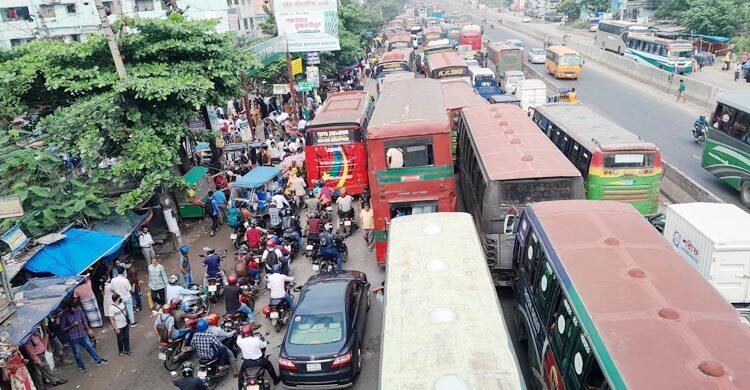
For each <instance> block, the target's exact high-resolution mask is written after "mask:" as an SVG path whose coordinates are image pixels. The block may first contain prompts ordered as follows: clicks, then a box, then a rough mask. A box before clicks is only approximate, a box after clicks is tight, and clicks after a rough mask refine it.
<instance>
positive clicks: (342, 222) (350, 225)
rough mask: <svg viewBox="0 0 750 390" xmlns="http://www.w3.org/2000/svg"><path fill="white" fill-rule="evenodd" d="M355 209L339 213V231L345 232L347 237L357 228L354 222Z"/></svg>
mask: <svg viewBox="0 0 750 390" xmlns="http://www.w3.org/2000/svg"><path fill="white" fill-rule="evenodd" d="M353 215H354V210H352V211H351V212H350V213H342V212H339V213H338V217H339V226H338V231H340V232H343V233H344V235H345V236H346V237H349V236H351V235H352V231H353V230H354V229H356V228H357V224H356V223H355V222H354V217H353Z"/></svg>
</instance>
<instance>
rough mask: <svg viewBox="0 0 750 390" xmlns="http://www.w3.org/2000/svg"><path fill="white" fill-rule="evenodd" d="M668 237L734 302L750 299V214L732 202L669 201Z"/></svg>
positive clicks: (686, 257) (747, 301)
mask: <svg viewBox="0 0 750 390" xmlns="http://www.w3.org/2000/svg"><path fill="white" fill-rule="evenodd" d="M666 220H667V221H666V224H665V225H664V238H666V239H667V241H669V242H670V243H671V244H672V245H673V246H674V248H675V250H676V251H677V252H679V253H680V254H681V255H682V256H683V257H684V258H685V260H687V261H688V262H689V263H690V264H692V265H693V266H694V267H695V268H696V269H697V270H698V272H700V273H701V275H703V277H704V278H706V280H708V281H709V282H710V283H711V284H712V285H713V286H714V287H715V288H716V289H717V290H718V291H719V292H720V293H721V294H722V295H723V296H724V298H726V299H727V301H729V302H730V303H732V304H736V305H738V306H740V307H741V306H744V304H747V303H750V214H748V213H746V212H745V211H743V210H742V209H740V208H739V207H737V206H735V205H733V204H728V203H682V204H673V205H669V207H668V208H667V212H666Z"/></svg>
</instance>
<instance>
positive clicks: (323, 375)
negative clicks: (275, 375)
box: [280, 364, 354, 389]
mask: <svg viewBox="0 0 750 390" xmlns="http://www.w3.org/2000/svg"><path fill="white" fill-rule="evenodd" d="M353 370H354V366H353V365H352V364H350V365H348V366H346V367H343V368H341V369H338V370H334V371H327V372H293V371H288V370H280V371H281V372H280V374H281V375H280V378H281V382H282V383H283V384H284V387H286V388H287V389H346V388H349V387H351V386H352V385H353V384H354V372H353Z"/></svg>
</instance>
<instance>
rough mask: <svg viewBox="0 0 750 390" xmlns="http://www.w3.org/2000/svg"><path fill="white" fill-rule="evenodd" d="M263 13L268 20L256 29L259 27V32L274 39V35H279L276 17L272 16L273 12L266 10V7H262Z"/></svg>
mask: <svg viewBox="0 0 750 390" xmlns="http://www.w3.org/2000/svg"><path fill="white" fill-rule="evenodd" d="M263 12H265V13H266V15H268V19H266V20H264V21H263V22H262V23H261V24H260V25H258V27H260V31H262V32H263V34H266V35H270V36H272V37H275V36H276V34H278V33H279V32H278V30H277V28H276V17H275V16H274V14H273V11H271V9H270V8H268V6H267V5H264V6H263Z"/></svg>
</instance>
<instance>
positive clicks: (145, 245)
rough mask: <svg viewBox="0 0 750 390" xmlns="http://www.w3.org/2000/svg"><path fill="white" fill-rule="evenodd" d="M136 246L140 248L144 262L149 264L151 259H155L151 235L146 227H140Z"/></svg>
mask: <svg viewBox="0 0 750 390" xmlns="http://www.w3.org/2000/svg"><path fill="white" fill-rule="evenodd" d="M138 245H139V246H140V247H141V253H143V257H144V258H145V259H146V262H151V259H153V258H155V257H156V252H154V239H153V238H151V233H149V232H148V226H146V225H144V226H141V233H140V234H138Z"/></svg>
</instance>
